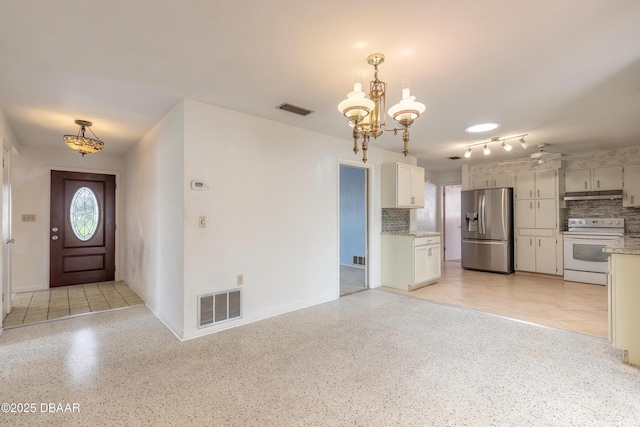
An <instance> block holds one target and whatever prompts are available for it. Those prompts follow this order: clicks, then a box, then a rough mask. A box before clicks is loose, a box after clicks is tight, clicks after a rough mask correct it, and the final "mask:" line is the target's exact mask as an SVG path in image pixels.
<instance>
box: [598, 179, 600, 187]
mask: <svg viewBox="0 0 640 427" xmlns="http://www.w3.org/2000/svg"><path fill="white" fill-rule="evenodd" d="M598 188H600V180H598Z"/></svg>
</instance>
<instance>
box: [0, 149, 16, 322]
mask: <svg viewBox="0 0 640 427" xmlns="http://www.w3.org/2000/svg"><path fill="white" fill-rule="evenodd" d="M0 142H2V166H3V167H2V175H1V177H0V194H1V195H2V197H1V199H0V206H1V209H2V211H1V212H2V214H1V215H0V217H1V218H2V233H1V235H2V245H1V252H2V255H1V256H2V266H1V267H0V270H1V275H2V304H0V306H1V307H0V333H2V322H3V320H4V317H5V316H6V315H7V314H9V313H10V312H11V309H12V308H13V304H12V300H11V244H9V243H8V242H9V240H10V239H11V155H10V151H9V149H8V148H7V147H5V146H4V139H1V140H0Z"/></svg>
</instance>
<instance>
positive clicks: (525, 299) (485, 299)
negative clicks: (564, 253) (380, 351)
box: [382, 261, 608, 338]
mask: <svg viewBox="0 0 640 427" xmlns="http://www.w3.org/2000/svg"><path fill="white" fill-rule="evenodd" d="M382 289H385V290H390V291H394V292H399V293H404V294H407V295H412V296H415V297H418V298H423V299H427V300H430V301H435V302H440V303H445V304H450V305H457V306H461V307H466V308H471V309H474V310H478V311H483V312H486V313H492V314H497V315H500V316H504V317H510V318H512V319H518V320H524V321H526V322H531V323H536V324H539V325H544V326H551V327H554V328H558V329H565V330H568V331H574V332H579V333H582V334H587V335H592V336H596V337H600V338H607V337H608V320H607V287H606V286H600V285H589V284H583V283H574V282H565V281H564V280H562V278H560V279H556V278H548V277H538V276H530V275H526V274H519V273H516V274H509V275H503V274H495V273H484V272H480V271H471V270H463V269H462V268H461V267H460V263H459V262H454V261H449V262H444V263H442V278H441V279H440V281H439V282H438V283H435V284H433V285H429V286H425V287H423V288H420V289H416V290H415V291H411V292H404V291H400V290H397V289H392V288H387V287H383V288H382Z"/></svg>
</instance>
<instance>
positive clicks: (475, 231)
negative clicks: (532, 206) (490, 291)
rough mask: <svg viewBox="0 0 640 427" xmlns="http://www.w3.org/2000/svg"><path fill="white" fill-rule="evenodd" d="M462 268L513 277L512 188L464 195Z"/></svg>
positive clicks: (471, 192)
mask: <svg viewBox="0 0 640 427" xmlns="http://www.w3.org/2000/svg"><path fill="white" fill-rule="evenodd" d="M460 202H461V206H462V215H461V217H462V218H461V219H462V226H461V228H462V233H461V234H462V268H468V269H472V270H483V271H493V272H496V273H506V274H509V273H513V266H514V263H513V188H488V189H485V190H469V191H463V192H462V194H461V200H460Z"/></svg>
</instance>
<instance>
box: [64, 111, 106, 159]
mask: <svg viewBox="0 0 640 427" xmlns="http://www.w3.org/2000/svg"><path fill="white" fill-rule="evenodd" d="M75 122H76V124H77V125H78V126H80V129H79V130H78V134H77V135H65V136H64V137H63V139H64V142H65V144H67V146H68V147H69V148H71V149H72V150H74V151H77V152H78V153H80V154H82V157H84V155H85V154H93V153H97V152H98V151H102V149H103V148H104V142H102V141H100V138H98V136H97V135H96V134H95V133H93V131H92V130H91V125H93V123H91V122H88V121H86V120H76V121H75ZM87 129H89V132H91V134H92V135H93V136H94V137H95V139H93V138H87V137H85V136H84V132H85V130H87Z"/></svg>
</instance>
